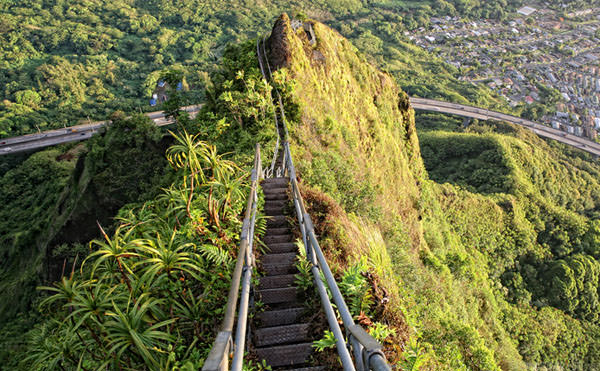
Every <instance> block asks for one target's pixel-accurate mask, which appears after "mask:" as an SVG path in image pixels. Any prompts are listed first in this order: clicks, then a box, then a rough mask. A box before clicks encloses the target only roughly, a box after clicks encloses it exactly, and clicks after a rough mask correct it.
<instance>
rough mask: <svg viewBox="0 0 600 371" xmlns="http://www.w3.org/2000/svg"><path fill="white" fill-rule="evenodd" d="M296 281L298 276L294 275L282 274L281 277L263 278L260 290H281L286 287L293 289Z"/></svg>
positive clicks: (259, 285)
mask: <svg viewBox="0 0 600 371" xmlns="http://www.w3.org/2000/svg"><path fill="white" fill-rule="evenodd" d="M295 281H296V276H295V275H293V274H282V275H279V276H265V277H261V278H260V281H259V284H258V289H259V290H267V289H280V288H285V287H291V286H293V285H294V282H295Z"/></svg>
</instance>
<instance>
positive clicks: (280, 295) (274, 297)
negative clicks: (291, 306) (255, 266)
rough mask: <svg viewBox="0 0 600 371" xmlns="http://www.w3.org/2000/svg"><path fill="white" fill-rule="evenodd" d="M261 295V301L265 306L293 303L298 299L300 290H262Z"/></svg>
mask: <svg viewBox="0 0 600 371" xmlns="http://www.w3.org/2000/svg"><path fill="white" fill-rule="evenodd" d="M259 293H260V298H261V301H262V302H263V303H265V304H278V303H286V302H290V303H291V302H295V301H296V300H297V299H298V290H297V289H296V288H295V287H282V288H278V289H266V290H260V291H259Z"/></svg>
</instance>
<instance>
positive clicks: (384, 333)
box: [369, 322, 396, 343]
mask: <svg viewBox="0 0 600 371" xmlns="http://www.w3.org/2000/svg"><path fill="white" fill-rule="evenodd" d="M369 334H370V335H371V336H373V337H374V338H375V340H377V341H378V342H380V343H384V342H385V340H386V339H387V338H388V337H390V336H393V335H396V330H394V329H393V328H390V327H389V326H388V325H386V324H383V323H381V322H375V323H374V324H373V326H372V327H370V328H369Z"/></svg>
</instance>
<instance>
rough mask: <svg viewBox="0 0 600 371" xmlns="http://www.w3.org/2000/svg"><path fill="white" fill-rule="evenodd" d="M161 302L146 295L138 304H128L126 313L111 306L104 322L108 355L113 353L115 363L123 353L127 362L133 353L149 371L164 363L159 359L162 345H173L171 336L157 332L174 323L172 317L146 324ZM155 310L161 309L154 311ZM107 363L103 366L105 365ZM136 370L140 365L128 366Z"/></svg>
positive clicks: (116, 306) (114, 305)
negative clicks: (107, 318) (127, 356)
mask: <svg viewBox="0 0 600 371" xmlns="http://www.w3.org/2000/svg"><path fill="white" fill-rule="evenodd" d="M162 302H163V300H160V299H155V298H151V297H149V296H147V295H142V296H140V297H139V299H138V301H137V303H135V304H133V306H131V302H129V303H128V304H127V307H126V308H125V310H121V308H119V306H118V305H117V304H115V303H113V310H111V311H108V312H107V315H108V316H109V317H110V318H111V319H110V320H108V321H106V323H105V328H106V331H107V335H106V337H107V339H108V347H109V348H110V350H109V353H111V354H114V356H115V358H116V359H117V360H119V361H120V360H121V357H122V355H123V353H125V352H126V351H128V355H130V357H129V362H131V359H132V358H133V355H134V354H137V355H139V357H140V358H141V359H140V361H141V362H143V363H144V364H145V365H146V366H147V367H148V368H150V369H159V368H161V364H162V363H163V362H162V360H161V358H162V357H163V356H162V355H163V354H164V353H166V352H165V351H164V350H162V348H163V346H164V342H172V341H174V340H175V338H174V336H172V335H170V334H168V333H166V332H164V331H161V330H159V329H160V328H161V327H165V326H167V325H169V324H171V323H173V322H175V321H176V319H175V318H170V319H167V320H163V321H160V322H157V323H154V324H151V322H150V323H149V316H150V314H151V313H150V312H152V311H153V309H155V308H154V307H160V305H161V304H162ZM156 309H157V310H160V309H158V308H156ZM109 363H110V360H109V361H107V362H106V363H105V365H103V366H106V365H108V364H109ZM128 366H129V367H130V368H135V367H136V366H138V367H139V365H133V364H130V365H128Z"/></svg>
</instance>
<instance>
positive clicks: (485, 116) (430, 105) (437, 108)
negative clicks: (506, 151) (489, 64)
mask: <svg viewBox="0 0 600 371" xmlns="http://www.w3.org/2000/svg"><path fill="white" fill-rule="evenodd" d="M410 104H411V106H412V107H413V108H414V109H415V110H420V111H430V112H439V113H445V114H450V115H457V116H462V117H468V118H474V119H479V120H496V121H504V122H509V123H511V124H515V125H520V126H523V127H526V128H527V129H529V130H531V131H533V132H534V133H536V134H537V135H539V136H540V137H542V138H548V139H554V140H556V141H558V142H561V143H564V144H567V145H569V146H572V147H575V148H578V149H580V150H582V151H585V152H588V153H591V154H593V155H595V156H600V144H598V143H596V142H592V141H591V140H588V139H586V138H582V137H578V136H576V135H573V134H568V133H566V132H564V131H562V130H558V129H553V128H551V127H549V126H546V125H542V124H539V123H537V122H534V121H530V120H525V119H523V118H521V117H516V116H512V115H508V114H506V113H501V112H496V111H490V110H487V109H484V108H478V107H473V106H468V105H464V104H457V103H448V102H443V101H438V100H434V99H424V98H415V97H411V98H410Z"/></svg>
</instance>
